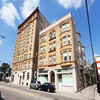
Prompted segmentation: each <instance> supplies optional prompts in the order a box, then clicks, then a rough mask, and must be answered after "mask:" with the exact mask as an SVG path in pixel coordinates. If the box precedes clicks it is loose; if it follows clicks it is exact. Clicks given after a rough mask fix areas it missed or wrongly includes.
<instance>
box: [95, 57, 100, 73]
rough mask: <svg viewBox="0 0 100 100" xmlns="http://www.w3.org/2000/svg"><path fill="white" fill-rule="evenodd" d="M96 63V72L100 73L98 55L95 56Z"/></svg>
mask: <svg viewBox="0 0 100 100" xmlns="http://www.w3.org/2000/svg"><path fill="white" fill-rule="evenodd" d="M96 64H97V69H98V73H99V74H100V56H97V57H96Z"/></svg>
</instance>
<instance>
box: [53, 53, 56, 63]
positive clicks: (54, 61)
mask: <svg viewBox="0 0 100 100" xmlns="http://www.w3.org/2000/svg"><path fill="white" fill-rule="evenodd" d="M53 63H54V64H55V63H56V56H55V55H54V56H53Z"/></svg>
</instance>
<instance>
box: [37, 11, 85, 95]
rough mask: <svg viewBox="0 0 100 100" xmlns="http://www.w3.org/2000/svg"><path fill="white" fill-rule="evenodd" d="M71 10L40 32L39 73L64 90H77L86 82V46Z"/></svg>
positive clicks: (41, 76) (45, 80) (40, 76)
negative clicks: (83, 43)
mask: <svg viewBox="0 0 100 100" xmlns="http://www.w3.org/2000/svg"><path fill="white" fill-rule="evenodd" d="M80 38H81V35H80V33H79V32H78V31H77V28H76V25H75V22H74V20H73V17H72V14H71V13H69V14H67V15H66V16H64V17H62V18H61V19H59V20H58V21H56V22H55V23H53V24H51V25H49V26H48V27H47V28H45V29H44V30H42V31H41V32H40V34H39V49H38V50H39V51H38V69H37V77H38V80H39V81H40V82H41V83H44V82H50V83H51V84H54V85H55V87H56V89H57V90H59V91H60V90H61V91H62V92H70V93H72V92H76V91H77V90H79V89H80V88H84V87H85V86H86V81H85V80H86V79H85V72H84V67H85V65H86V63H85V47H84V46H83V45H82V42H81V39H80Z"/></svg>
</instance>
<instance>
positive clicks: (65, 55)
mask: <svg viewBox="0 0 100 100" xmlns="http://www.w3.org/2000/svg"><path fill="white" fill-rule="evenodd" d="M64 61H67V51H65V52H64Z"/></svg>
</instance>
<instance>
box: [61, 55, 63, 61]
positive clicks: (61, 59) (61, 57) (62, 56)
mask: <svg viewBox="0 0 100 100" xmlns="http://www.w3.org/2000/svg"><path fill="white" fill-rule="evenodd" d="M61 62H63V55H62V53H61Z"/></svg>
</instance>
